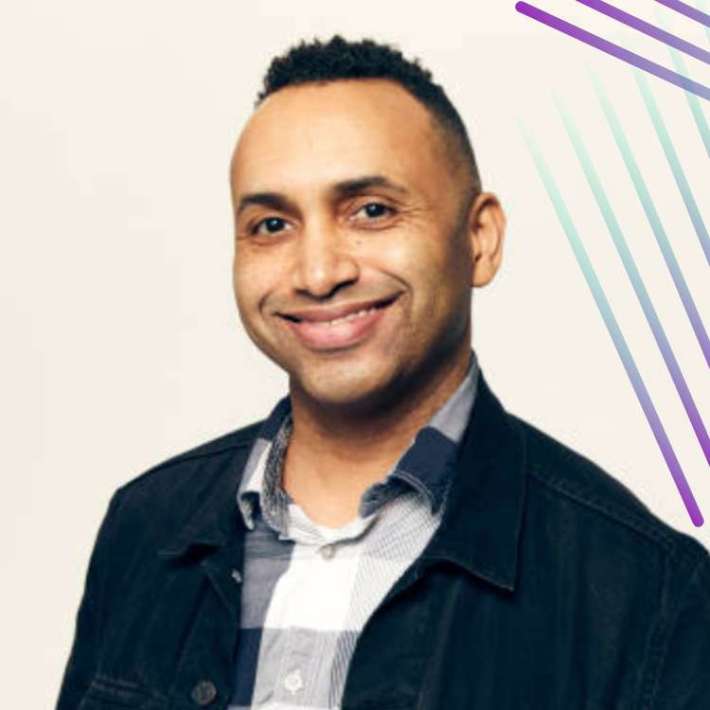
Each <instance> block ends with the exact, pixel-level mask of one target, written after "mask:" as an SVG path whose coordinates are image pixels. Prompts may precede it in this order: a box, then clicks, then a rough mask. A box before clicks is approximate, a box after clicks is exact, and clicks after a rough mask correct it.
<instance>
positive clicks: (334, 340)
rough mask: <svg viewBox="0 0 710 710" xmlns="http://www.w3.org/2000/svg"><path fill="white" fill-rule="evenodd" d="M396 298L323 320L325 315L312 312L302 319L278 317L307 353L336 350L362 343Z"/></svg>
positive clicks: (325, 313) (290, 316)
mask: <svg viewBox="0 0 710 710" xmlns="http://www.w3.org/2000/svg"><path fill="white" fill-rule="evenodd" d="M397 298H398V296H395V297H394V298H390V299H389V300H387V301H383V302H380V303H375V304H374V305H371V306H368V307H366V308H359V309H358V310H356V311H352V309H346V310H350V311H351V312H349V313H346V314H345V315H339V316H337V317H332V318H327V315H328V313H327V312H323V313H318V312H313V313H311V314H307V315H306V316H305V317H303V318H297V317H296V316H293V315H288V316H282V317H283V318H284V320H285V322H286V324H287V326H288V328H289V330H290V331H291V332H292V333H294V334H295V335H296V337H297V338H298V340H299V341H300V342H301V343H302V344H303V345H305V346H306V347H307V348H309V349H311V350H337V349H341V348H346V347H351V346H353V345H355V344H357V343H359V342H361V341H363V340H365V339H366V338H367V337H368V336H369V335H370V334H371V333H372V332H374V330H375V327H376V325H377V324H378V323H379V322H380V321H381V320H382V318H383V317H384V315H385V314H386V312H387V310H388V309H389V307H390V306H391V305H392V304H393V303H394V302H395V301H396V300H397Z"/></svg>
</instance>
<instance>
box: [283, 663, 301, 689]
mask: <svg viewBox="0 0 710 710" xmlns="http://www.w3.org/2000/svg"><path fill="white" fill-rule="evenodd" d="M302 687H303V678H301V671H299V670H298V668H297V669H296V670H295V671H291V672H290V673H289V674H288V675H287V676H286V677H285V678H284V688H286V690H288V691H289V693H291V695H295V694H296V693H297V692H298V691H299V690H300V689H301V688H302Z"/></svg>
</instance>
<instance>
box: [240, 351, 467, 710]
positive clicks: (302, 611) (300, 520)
mask: <svg viewBox="0 0 710 710" xmlns="http://www.w3.org/2000/svg"><path fill="white" fill-rule="evenodd" d="M477 382H478V365H477V361H476V356H475V354H474V353H473V351H471V356H470V365H469V369H468V372H467V374H466V377H465V379H464V380H463V381H462V383H461V385H460V386H459V388H458V389H457V390H456V392H454V394H453V395H452V396H451V397H450V398H449V399H448V401H447V402H446V403H445V404H444V405H443V406H442V407H441V408H440V409H439V410H438V411H437V412H436V413H435V414H434V416H433V417H432V418H431V420H430V421H429V423H428V424H427V425H426V426H425V427H423V428H422V429H420V431H419V432H418V433H417V436H416V437H415V439H414V440H413V442H412V444H411V445H410V447H409V448H408V449H407V450H406V451H405V452H404V454H403V455H402V456H401V457H400V459H399V461H398V462H397V464H396V465H395V466H394V468H393V469H392V470H391V471H390V472H389V474H388V475H387V476H386V477H384V478H383V479H382V480H381V481H379V482H377V483H374V484H373V485H372V486H370V487H369V488H368V489H367V490H366V491H365V493H364V494H363V496H362V498H361V501H360V507H359V514H358V516H357V517H356V518H355V519H354V520H352V521H350V522H349V523H347V524H346V525H344V526H342V527H340V528H337V529H336V528H328V527H325V526H322V525H317V524H315V523H314V522H313V521H311V520H310V519H309V518H308V516H307V515H306V514H305V513H304V512H303V510H302V509H301V508H300V507H299V506H298V505H297V504H296V503H295V502H294V501H293V500H292V499H291V497H290V496H289V495H288V493H286V491H285V490H284V489H283V488H282V487H281V485H280V480H281V469H282V462H283V458H284V454H285V452H286V448H287V446H288V441H289V436H290V434H291V428H292V419H291V405H290V399H289V398H288V397H285V398H283V399H282V400H281V401H280V402H279V403H278V404H277V405H276V407H275V408H274V410H273V411H272V413H271V415H270V416H269V417H268V418H267V419H266V421H265V422H264V424H263V426H262V428H261V430H260V432H259V436H258V437H257V440H256V441H255V443H254V445H253V448H252V451H251V453H250V456H249V459H248V461H247V464H246V468H245V471H244V475H243V477H242V481H241V484H240V487H239V491H238V493H237V502H238V506H239V509H240V512H241V514H242V516H243V517H244V522H245V524H246V526H247V528H248V530H247V534H246V538H245V563H244V588H243V590H242V611H241V633H240V640H239V645H238V649H237V660H236V665H235V686H234V694H233V697H232V700H231V704H230V706H229V707H230V710H247V709H252V708H269V709H272V710H289V709H293V710H295V709H296V708H298V709H299V710H303V709H304V708H309V709H314V710H332V709H333V708H338V707H339V706H340V699H341V696H342V693H343V689H344V686H345V679H346V675H347V670H348V664H349V662H350V659H351V657H352V654H353V651H354V649H355V643H356V641H357V638H358V635H359V633H360V630H361V629H362V628H363V626H364V624H365V622H366V621H367V619H368V618H369V617H370V615H371V614H372V612H373V611H374V610H375V609H376V608H377V606H378V605H379V603H380V602H381V601H382V599H383V598H384V597H385V595H386V594H387V592H388V591H389V590H390V588H391V587H392V585H393V584H394V583H395V581H396V580H397V579H398V578H399V577H400V576H401V575H402V573H403V572H404V571H405V569H406V568H407V567H409V566H410V565H411V564H412V562H414V560H415V559H416V558H417V557H418V556H419V555H420V554H421V552H422V550H423V549H424V547H425V546H426V544H427V543H428V542H429V539H430V538H431V536H432V535H433V533H434V531H435V530H436V528H437V527H438V525H439V522H440V520H441V514H442V510H443V506H444V505H445V498H446V491H447V488H448V484H449V482H450V479H451V475H452V471H453V467H452V466H451V465H450V464H451V463H452V462H453V457H454V454H455V452H456V448H457V445H458V443H459V441H460V440H461V437H462V435H463V432H464V430H465V428H466V424H467V423H468V418H469V415H470V413H471V409H472V407H473V403H474V399H475V394H476V386H477Z"/></svg>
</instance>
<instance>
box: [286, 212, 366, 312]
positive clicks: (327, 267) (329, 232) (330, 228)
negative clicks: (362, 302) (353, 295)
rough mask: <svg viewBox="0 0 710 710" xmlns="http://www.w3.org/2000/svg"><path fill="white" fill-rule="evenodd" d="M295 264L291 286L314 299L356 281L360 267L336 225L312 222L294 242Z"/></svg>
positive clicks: (325, 222)
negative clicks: (295, 250)
mask: <svg viewBox="0 0 710 710" xmlns="http://www.w3.org/2000/svg"><path fill="white" fill-rule="evenodd" d="M296 249H297V255H296V260H297V263H296V265H295V268H294V269H293V271H292V286H293V288H294V289H295V290H297V291H300V292H301V293H306V294H309V295H311V296H314V297H316V298H324V297H326V296H329V295H330V294H331V293H333V292H334V291H335V290H337V289H338V288H340V287H341V286H343V285H345V284H348V283H352V282H354V281H357V278H358V276H359V267H358V264H357V261H356V259H355V258H354V257H353V255H352V254H350V253H348V249H347V244H346V243H345V241H344V239H343V238H342V235H339V233H338V230H337V228H336V227H335V225H332V224H330V223H329V222H327V221H313V222H311V223H309V224H308V225H306V226H305V227H304V228H303V231H302V232H301V235H300V238H299V239H298V240H297V246H296Z"/></svg>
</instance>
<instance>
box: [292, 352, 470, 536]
mask: <svg viewBox="0 0 710 710" xmlns="http://www.w3.org/2000/svg"><path fill="white" fill-rule="evenodd" d="M469 356H470V345H469V342H468V341H466V342H465V347H460V348H458V349H457V350H456V352H455V353H454V354H453V355H452V357H450V358H447V360H446V364H445V366H443V367H442V366H439V367H438V368H437V369H436V370H435V371H431V372H428V373H425V374H418V375H417V379H416V381H408V382H406V383H403V385H402V386H401V387H399V396H396V395H392V394H390V395H388V398H387V401H384V400H383V401H380V402H379V403H378V404H377V406H374V405H371V406H369V407H367V409H366V410H365V409H358V408H357V407H353V406H352V405H351V404H348V405H347V406H342V407H323V406H322V405H319V404H318V403H317V402H313V401H312V400H310V399H309V398H307V397H304V396H301V395H300V393H299V394H296V393H294V390H293V388H292V390H291V406H292V417H293V431H292V434H291V439H290V442H289V446H288V450H287V454H286V460H285V464H284V478H283V484H284V487H285V488H286V490H287V491H288V492H289V494H290V495H291V496H292V497H293V498H294V499H295V500H296V501H297V502H299V503H300V504H301V505H302V507H304V508H305V509H306V510H307V512H310V514H311V517H312V518H313V519H318V518H320V521H321V522H322V521H324V520H326V519H329V520H330V521H331V522H332V520H333V519H338V520H349V519H350V518H351V517H353V515H354V514H356V512H357V502H358V501H359V498H360V496H361V495H362V493H363V492H364V490H365V489H366V488H367V487H368V486H369V485H371V484H372V483H374V482H375V481H377V480H380V479H382V478H383V477H384V476H385V475H386V473H387V471H388V470H389V469H390V468H391V467H392V466H393V465H394V464H395V463H396V461H397V460H398V459H399V457H400V456H401V454H402V453H403V452H404V450H405V449H406V448H407V447H408V446H409V445H410V444H411V442H412V440H413V438H414V436H415V435H416V433H417V432H418V431H419V429H421V428H422V427H423V426H424V425H426V423H427V422H428V421H429V420H430V419H431V417H432V416H433V415H434V413H435V412H436V411H437V410H438V409H439V408H441V406H443V404H444V403H445V402H446V401H447V400H448V398H449V397H450V396H451V395H452V394H453V393H454V392H455V391H456V389H457V388H458V387H459V385H460V384H461V382H462V381H463V379H464V377H465V375H466V372H467V370H468V366H469ZM413 377H414V376H413ZM299 499H300V500H299ZM309 500H311V501H313V500H318V501H320V512H319V513H316V507H317V505H318V504H316V503H312V505H311V508H310V511H309V510H308V502H309ZM304 504H306V505H304ZM333 506H336V507H337V508H338V509H339V511H340V512H339V513H333V514H331V515H330V517H328V515H327V514H326V513H324V510H326V509H330V510H333Z"/></svg>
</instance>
